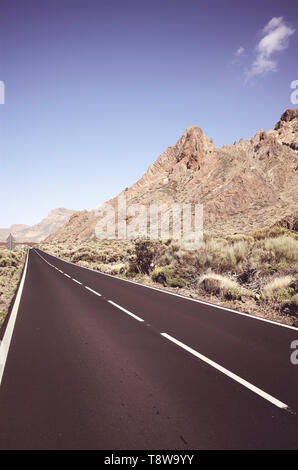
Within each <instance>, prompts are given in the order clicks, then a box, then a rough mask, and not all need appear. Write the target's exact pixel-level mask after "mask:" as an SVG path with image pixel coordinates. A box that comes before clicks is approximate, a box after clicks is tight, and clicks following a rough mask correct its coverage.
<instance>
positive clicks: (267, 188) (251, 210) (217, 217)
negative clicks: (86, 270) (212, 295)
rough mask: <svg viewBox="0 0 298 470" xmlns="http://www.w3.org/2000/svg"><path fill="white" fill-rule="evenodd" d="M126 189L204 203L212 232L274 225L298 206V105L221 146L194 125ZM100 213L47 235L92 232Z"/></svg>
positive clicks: (129, 194)
mask: <svg viewBox="0 0 298 470" xmlns="http://www.w3.org/2000/svg"><path fill="white" fill-rule="evenodd" d="M121 194H125V196H126V198H127V201H128V203H129V204H135V203H139V204H150V203H158V204H166V205H168V206H169V205H170V204H172V203H174V202H178V203H190V202H192V203H201V204H203V207H204V229H205V230H207V231H210V232H212V233H218V234H220V233H238V232H247V231H249V230H252V229H255V228H261V227H266V226H267V227H268V226H271V225H273V224H275V223H276V222H277V221H279V220H281V219H282V218H283V217H285V216H290V215H291V214H293V213H294V212H295V211H296V209H297V203H298V109H293V110H287V111H285V113H283V115H282V116H281V118H280V120H279V121H278V123H277V124H276V126H275V128H274V129H271V130H269V131H268V132H264V131H263V130H260V131H259V132H258V133H257V134H256V135H255V136H254V137H252V138H251V139H249V140H243V139H240V141H239V142H237V143H234V145H226V146H223V147H220V148H217V147H215V146H214V145H213V142H212V140H211V139H209V138H208V137H207V136H206V135H205V134H204V133H203V131H202V130H201V129H200V128H199V127H189V128H187V129H186V131H185V132H184V134H183V135H182V137H181V138H180V139H179V140H178V142H177V143H176V145H174V146H172V147H168V149H167V150H166V151H165V152H164V153H163V154H162V155H160V156H159V158H158V159H157V160H156V162H155V163H154V164H153V165H151V166H150V167H149V169H148V171H147V172H146V173H145V174H144V176H143V177H142V178H140V180H139V181H137V182H136V183H135V184H134V185H133V186H131V187H130V188H127V189H126V190H125V191H123V192H122V193H121ZM108 202H109V203H111V204H113V205H115V204H116V203H117V198H114V199H112V200H110V201H108ZM97 220H98V218H97V217H96V215H95V211H91V212H87V211H85V212H80V213H76V214H75V215H73V216H72V217H71V218H70V220H69V222H68V223H67V224H66V225H65V226H64V227H62V228H61V229H60V230H58V232H57V233H54V234H53V235H51V236H50V237H48V239H47V240H48V241H66V240H72V239H73V240H75V239H88V238H94V237H95V234H94V227H95V225H96V222H97Z"/></svg>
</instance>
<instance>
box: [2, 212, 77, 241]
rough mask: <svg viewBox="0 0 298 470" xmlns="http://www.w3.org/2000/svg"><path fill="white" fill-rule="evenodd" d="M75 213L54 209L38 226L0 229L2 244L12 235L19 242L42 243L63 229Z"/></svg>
mask: <svg viewBox="0 0 298 470" xmlns="http://www.w3.org/2000/svg"><path fill="white" fill-rule="evenodd" d="M74 212H75V211H72V210H69V209H63V208H59V209H54V210H52V211H51V212H50V213H49V214H48V216H47V217H46V218H44V219H43V220H42V221H41V222H39V223H38V224H36V225H32V226H31V227H30V226H29V225H24V224H14V225H12V226H11V227H9V228H0V242H4V241H5V240H6V239H7V237H8V235H9V234H10V233H11V234H12V235H13V236H14V238H15V239H16V241H17V242H20V243H23V242H29V243H30V242H31V243H32V242H40V241H41V240H43V239H44V238H46V237H48V236H49V235H50V234H51V233H55V232H56V231H57V230H58V229H59V228H60V227H63V225H65V223H66V222H67V221H68V219H69V217H70V216H71V215H72V214H73V213H74Z"/></svg>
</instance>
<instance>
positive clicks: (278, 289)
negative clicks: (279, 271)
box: [262, 276, 298, 301]
mask: <svg viewBox="0 0 298 470" xmlns="http://www.w3.org/2000/svg"><path fill="white" fill-rule="evenodd" d="M297 283H298V282H297V280H295V278H293V277H292V276H281V277H277V278H275V279H273V280H271V281H270V282H268V283H267V284H266V285H265V287H264V289H263V293H262V295H263V298H264V299H267V300H270V299H274V300H279V301H283V300H288V299H290V298H291V297H292V296H293V295H294V294H295V293H296V292H297Z"/></svg>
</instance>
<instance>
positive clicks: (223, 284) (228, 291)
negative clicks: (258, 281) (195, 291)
mask: <svg viewBox="0 0 298 470" xmlns="http://www.w3.org/2000/svg"><path fill="white" fill-rule="evenodd" d="M199 286H200V288H201V289H203V290H204V291H205V292H207V293H208V294H213V295H218V296H221V297H224V298H225V299H228V300H237V299H241V297H242V296H243V295H250V292H249V291H248V290H246V289H243V288H242V287H241V286H239V284H238V283H237V282H236V281H234V280H232V279H230V278H228V277H225V276H222V275H220V274H216V273H207V274H204V275H203V276H201V278H200V279H199Z"/></svg>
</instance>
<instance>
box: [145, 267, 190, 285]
mask: <svg viewBox="0 0 298 470" xmlns="http://www.w3.org/2000/svg"><path fill="white" fill-rule="evenodd" d="M151 278H152V280H153V281H155V282H158V283H160V284H163V285H164V286H169V287H185V285H186V282H185V280H184V279H182V278H181V277H178V276H177V275H176V273H175V271H174V269H171V268H168V267H164V266H160V267H158V268H155V269H154V270H153V271H152V273H151Z"/></svg>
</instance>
